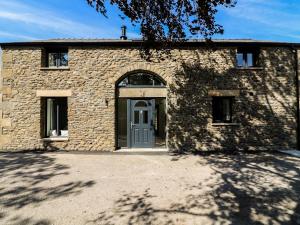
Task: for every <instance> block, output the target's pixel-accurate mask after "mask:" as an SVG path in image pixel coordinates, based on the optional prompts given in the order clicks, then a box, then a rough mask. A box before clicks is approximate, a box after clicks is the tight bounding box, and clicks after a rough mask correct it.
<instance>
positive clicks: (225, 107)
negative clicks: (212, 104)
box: [222, 98, 231, 122]
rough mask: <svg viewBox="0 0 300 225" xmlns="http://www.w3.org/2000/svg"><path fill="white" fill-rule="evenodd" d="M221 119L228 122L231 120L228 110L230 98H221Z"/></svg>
mask: <svg viewBox="0 0 300 225" xmlns="http://www.w3.org/2000/svg"><path fill="white" fill-rule="evenodd" d="M222 104H223V107H222V109H223V121H226V122H230V121H231V115H230V114H231V112H230V99H228V98H227V99H223V102H222Z"/></svg>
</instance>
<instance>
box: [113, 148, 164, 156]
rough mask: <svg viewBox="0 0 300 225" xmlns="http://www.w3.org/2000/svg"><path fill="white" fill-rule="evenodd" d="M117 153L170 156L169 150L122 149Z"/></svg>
mask: <svg viewBox="0 0 300 225" xmlns="http://www.w3.org/2000/svg"><path fill="white" fill-rule="evenodd" d="M115 153H121V154H122V153H123V154H128V155H131V154H145V155H168V154H169V151H168V149H167V148H121V149H118V150H116V151H115Z"/></svg>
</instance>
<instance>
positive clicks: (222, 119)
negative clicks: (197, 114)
mask: <svg viewBox="0 0 300 225" xmlns="http://www.w3.org/2000/svg"><path fill="white" fill-rule="evenodd" d="M233 99H234V98H233V97H213V101H212V106H213V122H214V123H232V103H233Z"/></svg>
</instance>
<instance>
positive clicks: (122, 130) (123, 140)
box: [117, 98, 127, 147]
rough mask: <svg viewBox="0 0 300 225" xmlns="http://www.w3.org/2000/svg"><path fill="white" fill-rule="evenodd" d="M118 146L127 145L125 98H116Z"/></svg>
mask: <svg viewBox="0 0 300 225" xmlns="http://www.w3.org/2000/svg"><path fill="white" fill-rule="evenodd" d="M117 120H118V144H119V146H118V147H127V99H123V98H119V99H118V117H117Z"/></svg>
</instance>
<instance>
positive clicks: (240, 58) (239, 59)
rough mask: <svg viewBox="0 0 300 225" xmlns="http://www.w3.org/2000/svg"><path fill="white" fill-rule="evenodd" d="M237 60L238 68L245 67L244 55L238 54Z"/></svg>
mask: <svg viewBox="0 0 300 225" xmlns="http://www.w3.org/2000/svg"><path fill="white" fill-rule="evenodd" d="M236 60H237V65H238V67H243V66H244V56H243V53H237V55H236Z"/></svg>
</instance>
